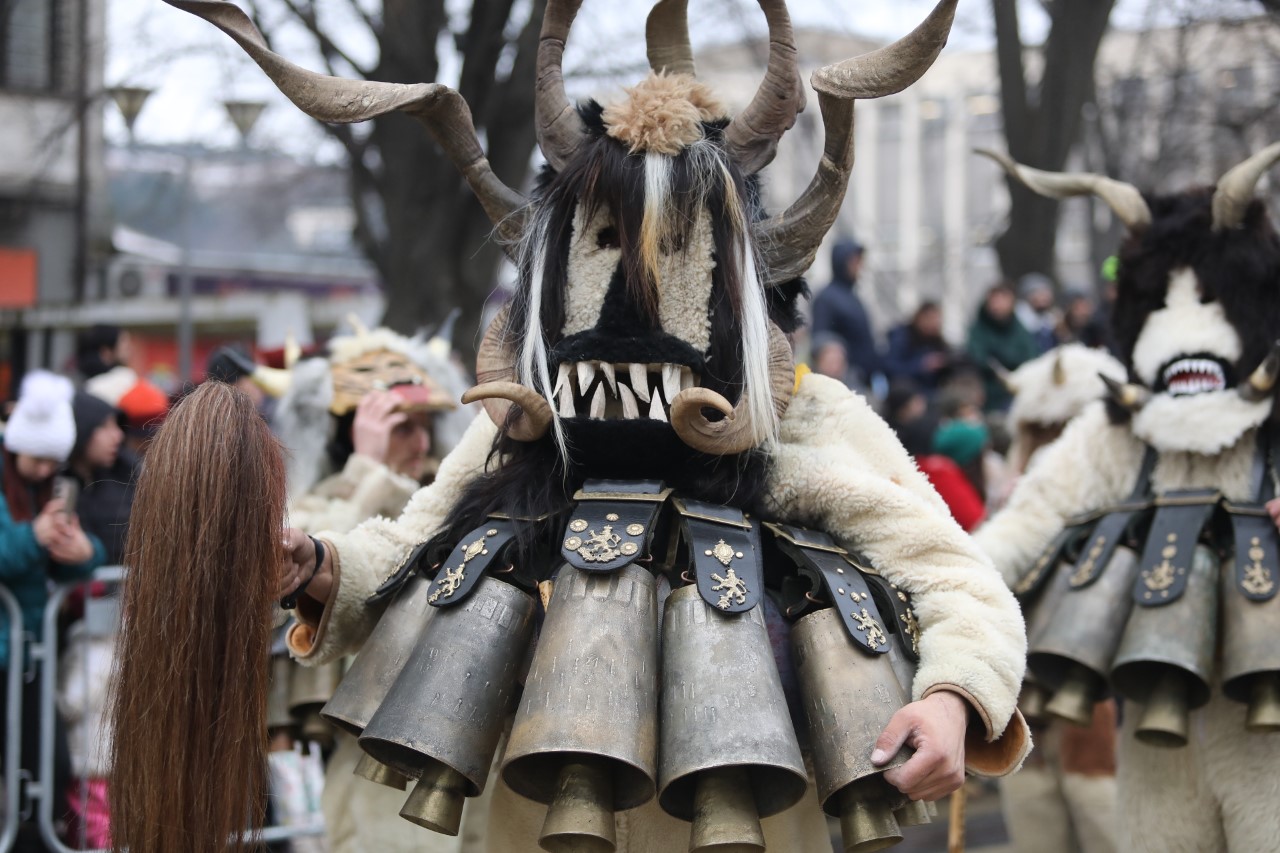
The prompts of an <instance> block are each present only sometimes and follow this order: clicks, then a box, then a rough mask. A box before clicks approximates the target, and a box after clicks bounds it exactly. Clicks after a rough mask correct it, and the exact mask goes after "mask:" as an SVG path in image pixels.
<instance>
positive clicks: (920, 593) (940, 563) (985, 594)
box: [289, 375, 1030, 853]
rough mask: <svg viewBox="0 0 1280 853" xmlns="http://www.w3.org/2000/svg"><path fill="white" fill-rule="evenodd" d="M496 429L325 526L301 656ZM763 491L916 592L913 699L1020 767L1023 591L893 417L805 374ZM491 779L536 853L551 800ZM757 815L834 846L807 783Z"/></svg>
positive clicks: (324, 644) (670, 828)
mask: <svg viewBox="0 0 1280 853" xmlns="http://www.w3.org/2000/svg"><path fill="white" fill-rule="evenodd" d="M494 432H495V428H494V426H493V424H492V422H491V421H490V420H489V419H488V418H487V417H484V416H480V417H478V418H477V419H476V420H475V422H474V423H473V424H472V427H471V429H470V430H468V432H467V435H466V436H465V437H464V439H463V441H462V442H461V443H460V444H459V446H458V448H457V450H456V451H455V452H454V453H452V454H450V456H449V457H447V458H446V459H445V460H444V462H443V463H442V464H441V466H440V472H439V475H438V476H437V478H436V482H435V483H434V484H432V485H431V486H429V487H427V488H425V489H423V490H421V491H420V492H418V493H417V494H416V495H415V496H414V497H413V499H412V500H411V501H410V502H409V505H408V507H407V508H406V510H405V513H404V515H402V516H401V517H400V519H399V520H397V521H395V522H391V521H387V520H384V519H373V520H372V521H369V522H367V523H365V524H363V525H362V526H361V527H359V528H357V529H356V530H354V531H352V532H350V533H346V534H340V533H333V534H325V535H324V537H323V538H324V539H325V540H326V542H327V546H328V547H331V548H332V549H333V553H334V554H335V564H334V575H335V582H336V584H337V588H336V590H335V591H334V593H333V594H332V596H331V598H330V603H329V606H328V607H326V608H325V610H324V611H323V612H322V613H314V612H310V613H308V612H303V613H302V614H301V615H302V617H303V619H304V622H303V623H302V624H299V625H297V626H295V627H294V628H293V630H292V631H291V633H290V635H289V644H290V648H291V649H292V651H293V652H294V654H295V655H297V656H298V657H299V658H300V659H302V660H304V661H306V662H308V663H312V662H323V661H326V660H333V659H334V658H336V657H338V656H340V655H342V654H344V653H346V652H348V651H350V650H352V649H353V648H356V647H358V646H359V645H360V643H362V642H363V641H364V639H365V638H366V637H367V636H368V634H369V632H370V630H371V629H372V627H373V625H374V623H375V622H376V619H377V617H378V615H379V614H378V612H377V611H375V610H373V609H371V608H368V607H366V606H365V603H364V602H365V600H366V599H367V598H368V596H369V595H370V594H371V593H372V592H373V590H374V589H375V588H376V587H377V586H378V584H379V583H380V582H381V581H382V580H383V579H384V578H385V577H386V576H387V575H388V574H389V573H391V572H392V571H393V570H394V569H395V568H396V567H397V566H398V565H400V564H401V563H402V562H403V561H404V560H405V558H406V557H408V555H409V552H410V551H411V550H412V549H413V548H414V547H415V546H416V545H417V544H418V543H420V542H421V541H423V540H425V539H426V538H427V537H428V536H429V535H430V534H431V533H432V532H433V531H434V530H435V529H436V528H437V527H438V526H439V525H440V523H441V522H442V521H443V519H444V517H445V514H446V512H447V511H448V509H449V507H450V505H451V504H452V503H453V502H454V500H455V499H456V498H457V497H458V495H459V494H460V492H461V489H462V488H463V486H464V485H465V484H466V482H467V481H468V480H469V479H470V478H471V477H473V476H475V475H476V474H477V473H479V472H480V471H481V470H482V469H483V466H484V465H485V461H486V458H487V456H488V452H489V449H490V446H491V442H492V440H493V436H494ZM767 492H768V494H769V498H768V499H767V503H768V506H767V507H766V510H767V511H768V512H769V513H771V514H773V515H775V517H777V518H779V519H782V520H786V521H789V522H794V523H798V524H811V525H814V526H820V527H822V529H825V530H828V531H830V532H832V533H833V534H834V535H836V536H837V538H838V539H839V540H840V541H841V542H842V543H843V544H848V545H855V544H856V546H857V548H858V549H859V551H861V552H862V553H863V554H865V555H866V556H867V557H868V558H869V559H870V560H871V561H872V562H873V563H874V564H875V565H876V566H878V567H879V568H880V570H881V571H882V573H883V574H884V575H885V577H886V578H888V579H889V580H890V581H891V582H893V583H895V584H897V585H898V586H900V587H902V588H904V589H906V590H908V591H910V592H911V593H912V596H913V601H914V606H915V609H916V614H917V617H918V618H919V620H920V625H921V630H922V636H921V643H920V652H921V665H920V668H919V670H918V673H917V675H916V680H915V684H914V685H913V690H912V693H913V698H916V699H919V698H921V697H923V696H927V695H929V694H930V693H932V692H934V691H936V690H940V689H947V690H953V691H955V692H958V693H960V694H962V695H963V696H965V697H966V698H967V699H968V700H969V702H970V704H971V705H972V707H973V708H974V709H975V711H976V713H977V715H978V717H979V718H980V719H981V721H982V728H981V729H979V727H978V726H976V725H971V726H970V738H969V742H968V744H967V755H966V758H967V764H968V766H969V769H970V770H971V771H972V772H976V773H983V774H1001V773H1007V772H1009V771H1011V770H1013V769H1014V768H1016V767H1017V766H1018V765H1019V764H1020V763H1021V761H1022V759H1023V757H1024V756H1025V755H1026V752H1027V750H1028V749H1029V748H1030V742H1029V737H1028V733H1027V729H1026V724H1025V722H1023V721H1022V718H1021V716H1020V715H1017V714H1016V711H1015V707H1014V706H1015V703H1016V701H1017V694H1018V686H1019V684H1020V683H1021V678H1022V668H1023V658H1024V655H1025V639H1024V637H1023V633H1022V632H1023V626H1022V620H1021V618H1020V617H1019V615H1018V611H1017V606H1016V603H1015V602H1014V601H1013V598H1012V594H1011V593H1009V591H1008V590H1007V589H1005V588H1004V586H1003V585H1002V584H1001V583H1000V582H999V580H998V578H997V577H996V576H995V575H994V574H993V573H991V571H990V569H989V567H987V565H986V560H985V559H984V558H983V557H982V555H981V554H980V553H979V552H978V551H977V550H976V549H975V548H974V547H973V546H972V545H971V544H970V541H969V540H968V538H967V537H966V536H965V535H964V533H963V532H962V531H961V530H960V528H959V527H958V526H957V525H956V524H955V523H954V522H953V521H951V520H950V517H949V516H948V515H947V511H946V508H945V506H944V505H943V504H942V501H941V499H940V498H939V497H938V496H937V494H936V493H935V492H934V491H933V490H932V488H931V487H930V486H929V484H928V481H927V480H926V479H925V478H924V476H923V475H922V474H921V473H920V472H919V471H918V470H917V469H916V468H915V466H914V465H913V464H912V462H911V460H910V457H908V456H907V454H906V452H905V451H904V450H903V449H902V446H901V445H900V444H899V443H898V442H897V440H896V438H895V437H894V436H893V433H892V432H891V431H890V430H889V428H888V426H887V425H885V423H884V422H883V421H881V420H880V419H879V417H877V416H876V415H875V413H874V412H873V411H872V410H871V408H870V407H869V406H868V405H867V404H866V402H865V401H864V400H862V399H861V398H860V397H857V396H855V395H853V394H851V393H850V392H849V391H848V390H847V389H846V388H844V386H843V385H841V384H840V383H838V382H835V381H833V380H830V379H826V378H824V377H819V376H813V375H810V376H806V377H805V378H804V379H803V380H802V382H801V383H800V386H799V389H798V391H797V393H796V396H795V397H794V398H793V399H792V401H791V404H790V406H789V408H788V409H787V413H786V416H785V417H784V418H783V421H782V428H781V440H780V442H779V446H778V447H777V448H776V450H775V458H774V464H773V467H772V471H771V476H770V483H769V488H768V489H767ZM304 602H305V599H304ZM490 785H494V786H496V788H495V792H494V805H493V808H494V810H495V813H496V812H498V811H500V813H501V814H502V815H503V819H502V820H501V821H500V822H494V823H493V824H491V826H490V837H489V842H488V843H489V847H488V849H489V850H492V851H499V850H501V851H504V853H505V851H512V853H520V852H521V851H524V850H529V851H530V853H533V851H535V850H537V847H536V843H534V842H533V839H535V838H536V837H537V832H536V827H537V826H539V825H540V824H541V820H542V816H543V815H544V814H545V807H543V806H539V805H537V804H535V803H532V802H530V801H526V800H523V799H522V798H520V797H518V796H516V795H514V794H512V793H511V792H510V791H509V790H508V789H506V787H505V785H502V784H501V783H500V782H499V781H498V780H497V777H496V776H491V777H490ZM763 826H764V830H765V833H766V837H767V838H770V839H772V840H774V842H775V845H776V846H775V847H773V848H772V849H785V850H794V851H797V853H800V851H803V852H804V853H809V851H813V853H817V851H821V853H826V851H827V850H829V849H830V840H829V837H828V835H827V830H826V824H825V821H824V820H822V819H821V818H820V814H819V812H818V809H817V801H816V797H815V796H814V795H813V790H812V788H810V791H809V792H808V794H807V796H806V799H805V800H803V801H802V802H801V803H800V804H798V805H797V806H795V807H793V808H792V809H790V810H788V811H786V812H783V813H782V814H779V815H776V816H775V817H773V818H769V819H767V820H765V821H764V822H763ZM530 827H533V829H531V828H530ZM688 834H689V824H687V823H684V822H681V821H678V820H675V819H673V818H670V817H668V816H666V815H665V814H663V813H662V812H661V810H660V808H659V807H658V806H657V804H656V802H651V803H650V804H649V805H647V806H644V807H642V808H641V809H638V810H636V811H633V812H626V813H622V814H620V815H619V823H618V841H619V847H618V849H619V851H626V853H641V851H643V853H664V851H667V850H670V851H672V853H675V852H676V851H680V853H683V851H685V850H687V849H688ZM783 839H787V840H786V841H783Z"/></svg>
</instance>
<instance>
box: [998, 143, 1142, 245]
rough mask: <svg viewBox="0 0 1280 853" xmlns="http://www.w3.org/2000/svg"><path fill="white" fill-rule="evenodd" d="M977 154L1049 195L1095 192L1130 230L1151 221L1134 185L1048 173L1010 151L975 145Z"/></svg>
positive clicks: (1138, 229)
mask: <svg viewBox="0 0 1280 853" xmlns="http://www.w3.org/2000/svg"><path fill="white" fill-rule="evenodd" d="M974 153H975V154H981V155H982V156H984V157H990V158H991V159H992V160H995V161H996V162H997V163H999V164H1000V166H1001V167H1002V168H1003V169H1004V170H1005V172H1007V173H1008V174H1009V175H1010V176H1011V177H1013V178H1014V179H1016V180H1018V181H1019V182H1021V183H1022V184H1023V185H1024V186H1026V188H1027V189H1029V190H1031V191H1032V192H1034V193H1037V194H1038V195H1042V196H1046V197H1048V198H1068V197H1070V196H1076V195H1089V194H1093V195H1096V196H1097V197H1098V198H1100V199H1102V200H1103V201H1104V202H1106V204H1107V207H1110V208H1111V210H1112V212H1114V213H1115V215H1116V216H1117V217H1119V219H1120V221H1121V222H1123V223H1124V224H1125V227H1126V228H1128V229H1129V230H1130V231H1134V232H1141V231H1143V230H1145V229H1146V227H1147V226H1148V225H1150V224H1151V208H1150V207H1148V206H1147V200H1146V199H1144V198H1143V197H1142V193H1140V192H1138V188H1137V187H1135V186H1134V185H1133V184H1126V183H1125V182H1124V181H1117V180H1115V179H1114V178H1108V177H1105V176H1104V175H1094V174H1091V173H1088V172H1045V171H1042V170H1040V169H1033V168H1031V167H1030V166H1023V165H1022V164H1021V163H1016V162H1014V160H1013V158H1011V157H1010V156H1009V155H1008V154H1002V153H1000V152H999V151H991V150H989V149H986V148H975V149H974Z"/></svg>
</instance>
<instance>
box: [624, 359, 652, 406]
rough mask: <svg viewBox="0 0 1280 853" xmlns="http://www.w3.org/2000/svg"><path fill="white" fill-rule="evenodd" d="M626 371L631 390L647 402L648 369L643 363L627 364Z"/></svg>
mask: <svg viewBox="0 0 1280 853" xmlns="http://www.w3.org/2000/svg"><path fill="white" fill-rule="evenodd" d="M627 373H628V375H630V377H631V390H632V391H634V392H635V394H636V396H637V397H639V398H640V399H641V400H643V401H645V402H646V403H647V402H649V369H648V368H647V367H645V366H644V365H643V364H629V365H627Z"/></svg>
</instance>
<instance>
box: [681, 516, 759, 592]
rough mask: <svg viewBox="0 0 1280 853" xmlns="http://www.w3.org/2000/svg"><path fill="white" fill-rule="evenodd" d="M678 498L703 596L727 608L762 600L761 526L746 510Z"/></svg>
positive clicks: (695, 574)
mask: <svg viewBox="0 0 1280 853" xmlns="http://www.w3.org/2000/svg"><path fill="white" fill-rule="evenodd" d="M674 504H675V508H676V512H677V513H678V514H679V516H680V526H681V529H682V530H683V532H684V537H685V543H686V546H687V549H688V552H689V560H690V562H691V563H692V564H693V572H694V577H695V578H696V580H697V584H698V593H699V594H700V595H701V596H702V599H703V600H704V601H706V602H707V604H710V605H711V606H712V607H717V608H719V609H720V610H722V611H724V612H725V613H744V612H746V611H748V610H750V609H751V608H753V607H755V606H756V605H757V604H759V603H760V593H761V590H762V589H763V587H764V574H763V572H762V571H761V568H760V543H759V532H758V531H757V530H756V529H755V528H754V527H753V526H752V524H751V522H750V521H748V520H747V517H746V516H745V515H744V514H743V513H742V510H738V509H733V508H732V507H725V506H717V505H715V504H709V503H704V502H702V501H694V500H688V499H684V498H676V499H675V501H674Z"/></svg>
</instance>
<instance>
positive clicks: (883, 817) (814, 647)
mask: <svg viewBox="0 0 1280 853" xmlns="http://www.w3.org/2000/svg"><path fill="white" fill-rule="evenodd" d="M791 643H792V648H793V650H794V654H795V664H796V671H797V675H798V677H799V681H800V693H801V696H802V698H803V702H804V709H805V716H806V718H807V720H808V723H809V736H810V739H811V741H812V744H813V763H814V776H815V778H816V781H817V786H818V800H819V802H821V803H822V808H823V809H824V810H825V811H826V813H827V814H829V815H832V816H834V817H838V818H839V819H840V832H841V835H842V836H843V842H844V851H845V853H867V851H873V850H883V849H884V848H886V847H890V846H892V845H893V844H896V843H897V842H899V841H901V840H902V831H901V829H900V828H899V825H898V821H897V818H896V817H895V816H894V811H895V810H897V809H901V808H902V807H903V806H904V805H905V804H906V802H907V798H906V797H905V796H903V794H901V793H900V792H899V791H898V790H897V789H896V788H894V787H893V786H892V785H890V784H889V783H888V782H886V781H885V780H884V771H886V770H889V769H891V768H893V767H899V766H901V765H902V764H904V763H906V761H907V759H908V758H909V757H910V751H909V750H905V749H904V750H902V751H901V752H899V753H898V755H896V756H894V758H893V759H891V760H890V761H889V763H888V764H886V765H884V766H881V767H877V766H875V765H874V764H872V763H871V752H872V749H873V748H874V746H875V742H876V740H877V739H878V738H879V737H880V733H881V732H882V731H883V730H884V728H885V726H887V725H888V724H889V720H890V719H891V718H892V717H893V715H894V713H896V712H897V711H898V709H899V708H901V707H902V706H903V705H905V704H907V696H906V693H905V692H904V691H903V689H902V687H901V686H900V685H899V683H898V679H897V676H895V674H894V672H893V666H892V664H891V663H890V661H889V657H888V655H871V654H866V653H864V652H862V651H861V650H859V649H857V648H855V647H854V641H853V639H852V638H851V637H850V636H849V633H848V631H847V630H846V629H845V627H844V623H843V622H842V621H841V619H840V615H839V614H838V613H837V612H836V611H835V610H833V609H831V608H827V609H824V610H819V611H817V612H815V613H810V614H809V615H807V616H804V617H802V618H801V619H800V620H799V621H797V622H796V623H795V625H794V626H792V629H791Z"/></svg>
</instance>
